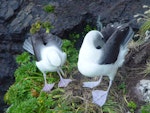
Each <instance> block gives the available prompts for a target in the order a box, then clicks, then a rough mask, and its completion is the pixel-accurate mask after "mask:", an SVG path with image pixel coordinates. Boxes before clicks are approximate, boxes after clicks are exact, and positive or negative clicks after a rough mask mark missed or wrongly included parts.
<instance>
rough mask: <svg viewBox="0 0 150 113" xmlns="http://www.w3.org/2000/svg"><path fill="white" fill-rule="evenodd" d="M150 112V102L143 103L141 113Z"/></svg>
mask: <svg viewBox="0 0 150 113" xmlns="http://www.w3.org/2000/svg"><path fill="white" fill-rule="evenodd" d="M149 112H150V104H148V103H147V104H146V105H143V106H142V107H141V113H149Z"/></svg>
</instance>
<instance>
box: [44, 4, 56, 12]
mask: <svg viewBox="0 0 150 113" xmlns="http://www.w3.org/2000/svg"><path fill="white" fill-rule="evenodd" d="M43 9H44V11H45V12H47V13H51V12H54V10H55V6H53V5H50V4H48V5H45V6H44V8H43Z"/></svg>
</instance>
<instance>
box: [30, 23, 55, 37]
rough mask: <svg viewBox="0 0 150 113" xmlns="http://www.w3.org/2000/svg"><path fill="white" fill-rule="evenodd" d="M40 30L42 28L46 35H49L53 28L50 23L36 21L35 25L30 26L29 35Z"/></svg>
mask: <svg viewBox="0 0 150 113" xmlns="http://www.w3.org/2000/svg"><path fill="white" fill-rule="evenodd" d="M41 28H44V29H45V30H46V33H50V30H51V29H52V28H54V27H53V26H52V25H51V23H50V22H47V21H46V22H41V21H37V22H35V24H32V26H31V29H30V33H31V34H35V33H36V32H38V31H40V29H41Z"/></svg>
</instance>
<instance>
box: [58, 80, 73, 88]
mask: <svg viewBox="0 0 150 113" xmlns="http://www.w3.org/2000/svg"><path fill="white" fill-rule="evenodd" d="M71 81H72V80H71V79H61V80H60V81H59V83H58V87H67V85H68V84H69V83H70V82H71Z"/></svg>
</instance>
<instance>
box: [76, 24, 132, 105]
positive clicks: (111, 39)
mask: <svg viewBox="0 0 150 113" xmlns="http://www.w3.org/2000/svg"><path fill="white" fill-rule="evenodd" d="M104 30H106V31H104ZM104 30H102V33H101V32H99V31H97V30H92V31H90V32H88V33H87V34H86V36H85V38H84V40H83V43H82V46H81V48H80V51H79V57H78V70H79V71H80V73H81V74H82V75H84V76H87V77H96V76H100V79H99V80H98V81H93V82H84V83H83V87H89V88H94V87H96V86H98V85H99V84H100V82H101V79H102V77H103V76H108V77H109V79H110V81H109V86H108V88H107V90H106V91H103V90H93V91H92V96H93V103H95V104H97V105H99V106H103V105H104V104H105V102H106V99H107V95H108V92H109V90H110V87H111V85H112V81H113V79H114V77H115V75H116V73H117V70H118V68H119V67H121V66H122V64H123V62H124V60H125V56H126V54H127V52H128V48H127V45H128V43H129V41H130V40H131V39H132V37H133V35H134V32H133V30H132V28H131V27H129V25H128V24H124V25H119V26H118V27H113V25H110V26H108V27H107V28H105V29H104ZM112 30H113V31H112ZM108 31H109V32H108ZM102 39H103V41H104V43H103V45H102ZM105 42H106V43H105ZM100 47H101V48H100Z"/></svg>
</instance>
